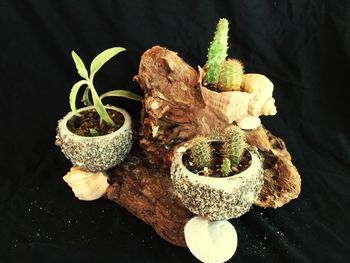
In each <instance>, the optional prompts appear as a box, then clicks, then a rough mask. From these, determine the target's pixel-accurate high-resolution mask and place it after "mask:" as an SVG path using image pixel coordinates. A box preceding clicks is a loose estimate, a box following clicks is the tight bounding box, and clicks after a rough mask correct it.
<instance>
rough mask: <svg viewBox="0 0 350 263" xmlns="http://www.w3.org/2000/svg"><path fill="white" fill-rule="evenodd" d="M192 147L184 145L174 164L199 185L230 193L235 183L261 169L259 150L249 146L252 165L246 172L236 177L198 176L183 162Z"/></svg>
mask: <svg viewBox="0 0 350 263" xmlns="http://www.w3.org/2000/svg"><path fill="white" fill-rule="evenodd" d="M208 141H209V142H213V141H222V140H219V139H211V140H208ZM190 146H191V145H190V144H188V145H183V146H181V147H179V148H178V150H177V151H176V153H175V155H174V158H173V164H174V163H177V165H179V168H180V169H181V170H182V171H184V173H186V176H187V177H188V179H189V180H191V181H194V182H197V183H201V184H207V185H211V186H212V187H214V188H216V189H221V190H223V189H226V191H228V192H229V191H231V189H232V184H233V183H234V182H235V181H240V180H242V179H244V178H245V177H247V176H250V175H252V174H254V171H256V170H257V169H259V167H261V161H260V157H259V154H258V153H257V148H256V147H254V146H250V145H249V146H247V147H245V149H246V150H247V151H248V153H249V154H250V157H251V164H250V166H249V167H248V168H247V169H245V170H244V171H242V172H240V173H238V174H235V175H231V176H227V177H210V176H202V175H198V174H196V173H193V172H191V171H190V170H188V169H187V167H186V166H185V165H184V164H183V162H182V157H183V155H184V154H185V152H186V151H187V150H188V149H189V148H191V147H190Z"/></svg>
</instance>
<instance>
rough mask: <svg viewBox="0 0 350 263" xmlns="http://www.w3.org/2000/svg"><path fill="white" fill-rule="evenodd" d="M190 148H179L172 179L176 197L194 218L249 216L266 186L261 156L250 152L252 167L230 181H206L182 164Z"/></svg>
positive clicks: (253, 151) (229, 178)
mask: <svg viewBox="0 0 350 263" xmlns="http://www.w3.org/2000/svg"><path fill="white" fill-rule="evenodd" d="M188 148H189V146H188V145H184V146H181V147H179V149H178V150H177V152H176V153H175V155H174V158H173V162H172V166H171V179H172V182H173V185H174V190H175V193H176V195H177V196H178V197H179V198H180V199H181V201H182V203H183V204H184V205H185V206H186V207H187V208H188V209H189V210H190V211H191V212H192V213H194V214H197V215H200V216H205V217H207V218H209V219H210V220H223V219H230V218H237V217H239V216H241V215H243V214H244V213H246V212H248V211H249V209H250V207H251V206H252V204H253V203H254V201H255V200H256V199H257V197H258V195H259V193H260V190H261V188H262V185H263V170H262V166H261V161H260V156H259V154H258V152H257V150H256V149H255V148H253V147H250V148H249V149H248V151H249V153H250V156H251V158H252V162H251V165H250V166H249V167H248V168H247V169H246V170H244V171H243V172H241V173H239V174H236V175H234V176H229V177H220V178H218V177H206V176H200V175H197V174H194V173H192V172H190V171H189V170H188V169H187V168H186V167H185V166H184V164H183V163H182V157H183V155H184V153H185V152H186V150H187V149H188Z"/></svg>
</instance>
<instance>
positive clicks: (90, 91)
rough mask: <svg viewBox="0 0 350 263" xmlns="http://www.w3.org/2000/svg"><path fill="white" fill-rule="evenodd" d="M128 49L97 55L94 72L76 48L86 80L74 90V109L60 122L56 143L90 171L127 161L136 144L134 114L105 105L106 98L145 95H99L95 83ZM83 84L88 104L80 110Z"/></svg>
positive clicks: (76, 59) (77, 61)
mask: <svg viewBox="0 0 350 263" xmlns="http://www.w3.org/2000/svg"><path fill="white" fill-rule="evenodd" d="M124 50H125V49H124V48H122V47H113V48H110V49H107V50H105V51H103V52H102V53H100V54H99V55H97V56H96V57H95V58H94V59H93V61H92V63H91V65H90V74H88V71H87V69H86V68H85V65H84V63H83V61H82V60H81V58H80V57H79V56H78V55H77V54H76V53H75V52H74V51H72V57H73V60H74V62H75V66H76V68H77V70H78V74H79V75H80V76H81V77H82V78H83V80H80V81H78V82H77V83H76V84H74V85H73V87H72V89H71V92H70V95H69V104H70V108H71V112H69V113H68V114H67V115H66V116H65V117H64V118H62V119H61V120H59V121H58V127H57V136H56V144H57V145H58V146H60V147H61V150H62V152H63V153H64V154H65V156H66V157H67V158H68V159H70V160H71V162H72V163H73V165H74V166H78V167H80V168H82V169H84V170H87V171H91V172H97V171H104V170H107V169H108V168H110V167H113V166H115V165H116V164H118V163H120V162H122V161H123V160H124V158H125V157H126V155H127V154H128V153H129V151H130V149H131V146H132V128H131V118H130V115H129V114H128V112H126V111H125V110H123V109H120V108H117V107H114V106H105V105H103V103H102V99H103V98H105V97H110V96H121V97H126V98H129V99H133V100H141V97H139V96H138V95H136V94H133V93H131V92H129V91H127V90H113V91H109V92H107V93H104V94H103V95H101V96H99V95H98V94H97V92H96V89H95V86H94V84H93V79H94V76H95V74H96V72H97V71H98V70H99V69H100V68H101V67H102V66H103V65H104V64H105V63H106V62H107V61H109V60H110V59H111V58H112V57H114V56H115V55H117V54H118V53H120V52H122V51H124ZM83 86H85V91H84V93H83V99H82V101H83V103H84V104H85V107H83V108H81V109H77V107H76V97H77V94H78V91H79V89H80V88H81V87H83ZM91 98H92V101H91Z"/></svg>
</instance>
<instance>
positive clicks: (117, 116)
mask: <svg viewBox="0 0 350 263" xmlns="http://www.w3.org/2000/svg"><path fill="white" fill-rule="evenodd" d="M107 112H108V114H109V116H110V117H111V118H112V120H113V121H114V123H115V124H116V126H115V127H113V126H110V125H109V124H107V123H106V122H104V121H101V119H100V116H99V115H98V113H97V112H96V111H95V110H88V111H84V112H81V113H80V114H81V116H74V117H73V118H71V119H70V120H69V121H68V122H67V127H68V129H69V130H70V131H71V132H73V133H75V134H77V135H80V136H86V137H93V136H101V135H107V134H110V133H112V132H115V131H116V130H118V129H119V128H120V127H122V126H123V124H124V116H123V115H122V114H121V113H119V112H117V111H114V110H108V109H107Z"/></svg>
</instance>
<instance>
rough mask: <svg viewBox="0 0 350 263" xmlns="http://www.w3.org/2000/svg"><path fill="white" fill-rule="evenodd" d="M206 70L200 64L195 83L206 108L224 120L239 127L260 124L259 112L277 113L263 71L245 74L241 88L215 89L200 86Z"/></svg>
mask: <svg viewBox="0 0 350 263" xmlns="http://www.w3.org/2000/svg"><path fill="white" fill-rule="evenodd" d="M204 78H205V71H204V70H203V69H201V68H199V79H198V85H199V87H200V90H201V94H202V98H203V101H204V103H205V104H206V106H207V107H208V109H209V110H210V111H212V112H214V113H215V114H216V116H217V117H218V118H219V119H221V120H224V121H225V122H226V123H227V124H230V123H232V122H234V121H235V122H236V123H237V125H238V126H239V127H240V128H241V129H245V130H250V129H255V128H257V127H258V126H260V124H261V122H260V119H259V116H261V115H275V114H276V113H277V110H276V106H275V100H274V98H273V97H272V93H273V84H272V82H271V81H270V80H269V79H268V78H267V77H266V76H264V75H261V74H244V76H243V81H242V84H241V85H242V91H223V92H217V91H213V90H210V89H208V88H207V87H205V86H203V80H204Z"/></svg>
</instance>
